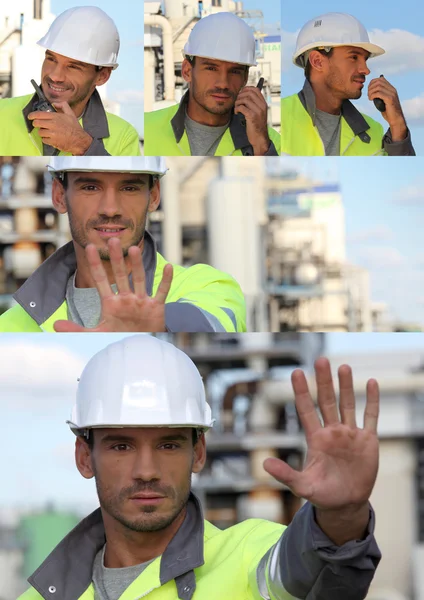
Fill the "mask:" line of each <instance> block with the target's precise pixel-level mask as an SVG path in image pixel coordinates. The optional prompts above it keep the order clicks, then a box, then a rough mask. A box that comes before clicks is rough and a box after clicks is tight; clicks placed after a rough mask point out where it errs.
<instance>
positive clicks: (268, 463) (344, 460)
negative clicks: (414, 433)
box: [264, 358, 379, 510]
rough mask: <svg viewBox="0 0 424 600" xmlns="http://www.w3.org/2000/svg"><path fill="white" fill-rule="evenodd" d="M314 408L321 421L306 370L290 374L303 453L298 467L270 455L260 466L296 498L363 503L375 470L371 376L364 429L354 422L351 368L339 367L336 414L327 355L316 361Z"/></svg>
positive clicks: (337, 504) (323, 503)
mask: <svg viewBox="0 0 424 600" xmlns="http://www.w3.org/2000/svg"><path fill="white" fill-rule="evenodd" d="M315 373H316V382H317V393H318V406H319V409H320V412H321V415H322V420H323V424H321V421H320V419H319V416H318V414H317V411H316V408H315V404H314V402H313V400H312V397H311V395H310V393H309V389H308V384H307V382H306V378H305V374H304V373H303V371H301V370H298V369H297V370H296V371H294V372H293V375H292V385H293V390H294V393H295V402H296V409H297V412H298V415H299V419H300V421H301V423H302V425H303V428H304V431H305V435H306V442H307V446H308V449H307V456H306V461H305V465H304V468H303V470H302V471H296V470H294V469H292V468H291V467H290V466H289V465H288V464H287V463H286V462H284V461H282V460H279V459H277V458H268V459H266V460H265V462H264V468H265V470H266V471H268V473H270V475H272V476H273V477H274V478H275V479H277V480H278V481H280V482H282V483H284V484H286V485H287V486H288V487H289V488H290V489H291V490H292V492H293V493H294V494H295V495H296V496H300V497H302V498H305V499H306V500H309V501H310V502H311V503H312V504H313V505H314V506H316V507H317V508H321V509H327V510H328V509H339V508H342V507H346V506H349V505H361V504H363V503H364V502H367V500H368V499H369V497H370V495H371V492H372V489H373V487H374V484H375V480H376V477H377V471H378V438H377V421H378V412H379V390H378V384H377V382H376V381H375V380H373V379H370V380H369V381H368V384H367V390H366V393H367V403H366V408H365V414H364V428H363V429H362V428H359V427H358V426H357V425H356V417H355V414H356V411H355V396H354V391H353V380H352V371H351V369H350V367H349V366H347V365H343V366H342V367H340V369H339V372H338V375H339V384H340V403H339V408H340V417H339V411H338V405H337V398H336V394H335V391H334V386H333V380H332V376H331V368H330V364H329V362H328V360H327V359H325V358H320V359H318V360H317V361H316V363H315Z"/></svg>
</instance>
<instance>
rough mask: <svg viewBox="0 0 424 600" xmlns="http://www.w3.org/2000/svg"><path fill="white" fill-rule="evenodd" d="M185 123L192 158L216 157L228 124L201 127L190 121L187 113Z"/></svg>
mask: <svg viewBox="0 0 424 600" xmlns="http://www.w3.org/2000/svg"><path fill="white" fill-rule="evenodd" d="M184 123H185V129H186V132H187V137H188V142H189V144H190V150H191V154H192V156H214V154H215V152H216V149H217V148H218V146H219V142H220V141H221V138H222V136H223V135H224V133H225V130H226V129H227V128H228V123H227V124H226V125H219V126H218V127H211V126H210V125H201V124H200V123H196V121H193V119H190V117H189V116H188V114H187V113H186V115H185V121H184Z"/></svg>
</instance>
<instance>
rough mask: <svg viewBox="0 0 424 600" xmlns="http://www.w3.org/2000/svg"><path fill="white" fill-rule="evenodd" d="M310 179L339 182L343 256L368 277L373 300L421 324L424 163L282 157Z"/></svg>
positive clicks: (423, 306) (423, 317)
mask: <svg viewBox="0 0 424 600" xmlns="http://www.w3.org/2000/svg"><path fill="white" fill-rule="evenodd" d="M281 160H282V161H284V163H287V164H289V165H294V166H295V167H296V168H297V169H298V170H300V171H301V172H303V173H305V174H306V175H308V176H309V177H312V178H313V179H314V180H320V181H325V182H339V184H340V186H341V192H342V195H343V202H344V206H345V220H346V237H347V258H348V260H349V261H350V262H352V263H354V264H358V265H360V266H363V267H365V268H367V269H368V270H369V271H370V273H371V290H372V300H374V301H377V302H386V303H388V304H389V305H390V306H391V308H392V311H391V312H392V314H393V316H395V317H396V318H398V319H402V320H404V321H407V322H410V321H415V322H416V323H420V324H421V325H424V269H423V267H424V248H423V245H422V231H423V226H424V159H421V158H417V159H411V158H408V157H404V158H396V159H392V160H391V161H390V169H388V168H387V160H386V158H385V157H376V158H373V159H370V158H366V157H364V158H361V157H358V158H352V159H345V158H343V157H339V158H337V157H336V158H330V157H315V158H309V159H305V158H302V159H299V158H288V157H287V158H282V159H281Z"/></svg>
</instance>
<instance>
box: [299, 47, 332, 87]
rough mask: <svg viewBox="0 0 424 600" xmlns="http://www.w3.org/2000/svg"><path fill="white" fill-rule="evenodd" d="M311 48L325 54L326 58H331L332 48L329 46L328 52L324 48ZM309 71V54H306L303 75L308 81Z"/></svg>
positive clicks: (310, 69) (310, 67) (310, 68)
mask: <svg viewBox="0 0 424 600" xmlns="http://www.w3.org/2000/svg"><path fill="white" fill-rule="evenodd" d="M312 50H316V51H317V52H319V53H320V54H322V55H323V56H327V57H328V58H331V55H332V54H333V50H334V48H331V50H330V51H329V52H326V51H325V50H324V49H320V48H312ZM311 52H312V51H311ZM311 71H312V66H311V63H310V61H309V56H308V60H307V63H306V66H305V77H306V79H307V80H308V81H310V77H311Z"/></svg>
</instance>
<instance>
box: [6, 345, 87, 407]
mask: <svg viewBox="0 0 424 600" xmlns="http://www.w3.org/2000/svg"><path fill="white" fill-rule="evenodd" d="M34 337H37V336H34ZM12 339H13V338H11V337H10V336H8V339H7V341H6V340H5V341H4V342H3V341H2V340H0V364H1V366H2V368H1V370H0V398H2V399H5V398H7V399H8V401H9V402H11V406H10V408H16V407H17V406H19V407H22V406H25V407H31V406H34V405H35V402H36V406H37V408H40V409H43V408H44V409H45V408H46V407H49V406H52V405H56V404H57V403H58V399H59V402H60V401H61V400H62V399H63V400H64V401H66V402H68V401H69V399H70V398H72V397H73V396H74V393H75V390H76V388H77V379H78V377H79V376H80V375H81V373H82V370H83V368H84V366H85V362H86V361H83V360H82V359H81V358H80V357H78V356H77V355H75V354H74V353H73V352H71V351H70V350H68V349H66V348H63V347H61V346H59V345H55V344H52V345H49V346H43V345H40V344H37V343H36V341H35V339H34V341H33V342H32V341H31V342H28V341H25V342H22V341H19V339H16V340H14V341H12Z"/></svg>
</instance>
